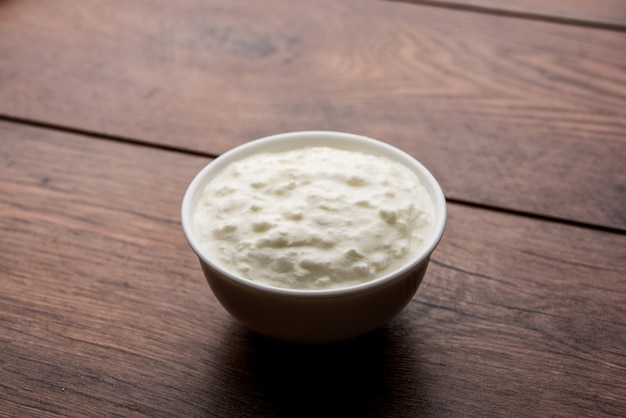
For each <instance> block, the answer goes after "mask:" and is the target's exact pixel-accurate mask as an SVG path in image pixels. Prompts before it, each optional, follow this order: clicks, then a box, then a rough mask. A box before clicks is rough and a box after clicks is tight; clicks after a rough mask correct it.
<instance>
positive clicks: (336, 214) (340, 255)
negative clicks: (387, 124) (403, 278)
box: [194, 147, 434, 289]
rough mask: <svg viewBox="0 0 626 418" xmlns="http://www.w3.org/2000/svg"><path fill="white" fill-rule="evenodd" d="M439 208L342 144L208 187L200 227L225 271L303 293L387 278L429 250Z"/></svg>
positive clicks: (282, 155)
mask: <svg viewBox="0 0 626 418" xmlns="http://www.w3.org/2000/svg"><path fill="white" fill-rule="evenodd" d="M433 222H434V210H433V204H432V201H431V198H430V196H429V194H428V192H427V190H426V189H425V188H424V186H423V185H422V183H421V182H420V180H419V179H418V177H417V176H416V174H415V173H413V172H412V171H411V170H410V169H408V168H407V167H405V166H404V165H402V164H400V163H397V162H395V161H392V160H390V159H388V158H386V157H382V156H378V155H372V154H366V153H361V152H357V151H349V150H344V149H338V148H332V147H306V148H298V149H293V150H289V151H284V152H268V153H262V154H256V155H253V156H251V157H248V158H246V159H242V160H240V161H236V162H234V163H232V164H230V165H229V166H227V167H226V168H225V169H224V170H223V171H222V172H221V173H220V174H218V175H217V177H215V178H214V179H213V180H212V181H211V182H210V183H209V184H208V185H207V186H206V187H205V189H204V190H203V193H202V196H201V197H200V199H199V201H198V204H197V206H196V210H195V213H194V227H195V231H196V234H197V236H198V238H199V240H200V242H201V246H202V247H203V249H204V250H205V251H206V252H207V253H208V254H209V255H210V257H211V258H212V259H213V260H214V261H215V262H216V263H217V264H219V265H221V266H222V268H224V269H225V270H229V271H232V272H234V273H237V274H239V275H241V276H243V277H246V278H248V279H250V280H254V281H259V282H262V283H265V284H268V285H272V286H278V287H285V288H293V289H327V288H337V287H346V286H351V285H354V284H359V283H363V282H367V281H370V280H373V279H375V278H377V277H381V276H383V275H385V274H386V273H389V272H391V271H393V270H395V269H397V268H399V267H401V266H402V265H403V264H404V263H406V261H407V259H408V258H409V257H410V256H411V255H412V254H415V253H416V252H419V251H420V250H421V249H422V242H423V240H424V237H426V236H428V234H429V233H430V232H431V231H430V230H431V227H432V224H433Z"/></svg>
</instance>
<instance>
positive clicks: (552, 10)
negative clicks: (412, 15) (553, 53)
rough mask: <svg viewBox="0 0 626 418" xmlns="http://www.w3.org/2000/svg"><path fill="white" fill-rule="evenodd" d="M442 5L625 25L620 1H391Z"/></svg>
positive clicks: (617, 26)
mask: <svg viewBox="0 0 626 418" xmlns="http://www.w3.org/2000/svg"><path fill="white" fill-rule="evenodd" d="M392 1H406V2H408V3H414V4H428V5H437V6H441V7H451V8H458V7H462V8H463V7H466V8H468V10H474V11H485V12H494V13H498V12H506V13H510V14H513V15H514V14H519V15H522V16H529V17H531V18H532V17H537V18H542V17H543V18H548V19H555V20H560V21H563V22H570V23H580V24H585V23H592V24H593V23H595V24H598V25H599V26H609V27H611V28H615V29H620V28H626V4H625V3H624V2H623V1H621V0H594V1H588V0H550V1H544V0H513V1H501V0H392Z"/></svg>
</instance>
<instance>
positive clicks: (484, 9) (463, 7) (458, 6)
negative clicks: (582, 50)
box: [381, 0, 626, 32]
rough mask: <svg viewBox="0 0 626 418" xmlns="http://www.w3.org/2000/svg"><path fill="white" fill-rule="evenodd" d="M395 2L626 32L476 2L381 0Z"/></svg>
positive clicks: (603, 24) (621, 27)
mask: <svg viewBox="0 0 626 418" xmlns="http://www.w3.org/2000/svg"><path fill="white" fill-rule="evenodd" d="M381 1H389V2H395V3H408V4H415V5H419V6H425V7H437V8H439V9H452V10H460V11H463V12H469V13H479V14H486V15H492V16H500V17H505V18H513V19H523V20H534V21H539V22H548V23H555V24H559V25H566V26H581V27H586V28H591V29H603V30H609V31H614V32H626V26H625V25H621V24H618V23H608V22H593V21H589V20H583V19H576V18H573V17H561V16H549V15H543V14H538V13H529V12H522V11H513V10H503V9H494V8H492V7H488V6H479V5H474V4H462V3H456V2H454V1H439V0H436V1H433V0H381Z"/></svg>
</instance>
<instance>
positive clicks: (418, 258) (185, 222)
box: [180, 130, 447, 298]
mask: <svg viewBox="0 0 626 418" xmlns="http://www.w3.org/2000/svg"><path fill="white" fill-rule="evenodd" d="M312 141H313V143H315V142H317V143H318V144H320V146H323V145H327V146H332V147H334V148H340V149H348V150H355V146H356V145H357V144H358V145H359V146H361V147H362V146H365V148H366V151H365V152H367V150H369V153H372V154H378V155H382V156H385V157H388V158H392V159H393V160H395V161H398V162H400V163H403V164H404V165H405V166H407V167H408V168H409V169H411V171H413V172H415V173H416V174H417V175H418V177H419V178H420V180H421V181H422V184H423V185H424V187H426V189H427V190H428V191H429V193H430V195H431V199H432V202H433V207H434V210H435V215H436V219H435V223H434V225H433V229H432V235H431V236H430V239H429V240H428V241H427V245H426V246H424V248H423V249H422V251H421V252H419V253H418V254H416V255H415V256H413V257H411V258H410V259H409V260H407V262H406V263H405V264H403V265H401V266H400V267H399V268H397V269H395V270H393V271H390V272H388V273H387V274H385V275H383V276H380V277H378V278H375V279H372V280H370V281H367V282H364V283H359V284H356V285H351V286H345V287H338V288H331V289H292V288H283V287H278V286H272V285H269V284H265V283H262V282H257V281H254V280H252V279H247V278H245V277H243V276H241V275H238V274H236V273H234V272H231V271H230V270H227V269H225V268H223V267H221V266H220V265H219V263H217V262H214V261H212V260H211V257H209V256H208V254H206V251H204V250H203V249H202V248H201V246H200V243H199V241H198V240H197V239H196V236H195V233H194V226H193V213H194V211H195V206H196V203H197V198H198V197H197V196H198V195H199V192H201V191H202V190H203V189H204V187H205V186H206V184H207V183H209V182H210V180H211V179H212V178H213V177H215V176H216V175H217V174H219V173H220V172H221V171H222V170H223V169H224V168H226V166H228V165H229V164H230V163H232V162H234V161H237V160H240V159H242V158H246V157H248V156H251V155H253V154H255V153H258V152H279V151H283V150H289V149H297V148H302V147H304V146H313V145H312ZM335 141H338V142H337V143H335ZM350 145H352V146H350ZM358 150H359V151H361V150H362V148H361V149H358ZM180 216H181V226H182V229H183V233H184V235H185V238H186V240H187V242H188V244H189V245H190V246H191V248H192V250H193V251H194V253H195V254H196V255H197V256H198V258H199V259H200V260H201V262H203V263H205V264H206V265H207V266H208V267H210V268H211V269H213V270H215V271H217V272H218V273H219V274H220V275H221V276H223V277H226V278H228V279H229V280H231V281H233V282H235V283H238V284H240V285H242V286H244V287H247V288H252V289H256V290H258V291H262V292H269V293H272V294H278V295H284V296H293V297H305V298H316V297H333V296H343V295H346V294H356V293H361V292H365V291H369V290H371V289H373V288H376V287H379V286H384V285H385V284H388V283H390V282H393V281H394V280H395V279H398V278H401V277H404V275H406V274H407V273H408V272H409V271H411V270H412V269H414V268H416V267H417V266H418V265H420V264H421V263H422V262H424V261H425V260H427V259H428V257H429V256H430V255H431V254H432V252H433V251H434V249H435V248H436V247H437V245H438V244H439V242H440V241H441V238H442V236H443V232H444V230H445V226H446V222H447V207H446V198H445V195H444V192H443V190H442V188H441V185H440V184H439V182H438V181H437V179H436V178H435V177H434V176H433V174H432V173H431V172H430V171H429V170H428V169H427V168H426V167H425V166H424V165H423V164H422V163H421V162H419V161H418V160H417V159H416V158H414V157H413V156H411V155H410V154H408V153H406V152H405V151H403V150H401V149H399V148H397V147H395V146H393V145H390V144H388V143H386V142H383V141H380V140H378V139H373V138H370V137H367V136H363V135H357V134H353V133H347V132H339V131H314V130H312V131H294V132H286V133H280V134H275V135H270V136H265V137H262V138H259V139H255V140H252V141H249V142H246V143H243V144H241V145H238V146H236V147H234V148H231V149H230V150H228V151H226V152H225V153H223V154H221V155H220V156H218V157H217V158H215V159H213V160H212V161H210V162H209V163H208V164H207V165H206V166H204V168H202V169H201V170H200V171H199V172H198V173H197V174H196V175H195V177H194V178H193V179H192V181H191V182H190V183H189V185H188V187H187V189H186V191H185V194H184V196H183V200H182V205H181V211H180Z"/></svg>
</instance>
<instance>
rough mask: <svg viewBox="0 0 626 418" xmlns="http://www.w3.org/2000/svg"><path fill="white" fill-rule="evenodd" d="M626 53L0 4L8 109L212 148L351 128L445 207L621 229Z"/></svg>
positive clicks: (176, 11)
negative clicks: (421, 175) (428, 176)
mask: <svg viewBox="0 0 626 418" xmlns="http://www.w3.org/2000/svg"><path fill="white" fill-rule="evenodd" d="M625 45H626V33H619V32H614V31H603V30H594V29H589V28H580V27H568V26H565V25H557V24H551V23H546V22H533V21H529V20H524V19H511V18H504V17H499V16H493V15H483V14H479V13H468V12H463V11H455V10H447V9H444V8H434V7H423V6H417V5H411V4H403V3H394V2H383V1H363V0H343V1H341V2H335V1H325V0H321V1H317V2H292V1H288V0H268V1H264V2H254V1H250V0H235V1H230V2H223V1H220V0H211V1H200V0H183V1H180V2H167V1H147V0H140V1H136V2H131V3H128V4H125V5H124V7H120V6H119V4H117V3H115V2H107V1H104V2H98V3H97V4H96V5H92V4H87V3H84V2H80V1H78V0H60V1H57V2H54V3H50V2H44V1H37V0H22V1H4V2H2V3H0V62H1V63H2V65H0V97H2V100H0V115H2V114H4V115H6V116H10V117H14V118H19V119H26V120H35V121H39V122H45V123H51V124H55V125H61V126H67V127H72V128H78V129H83V130H88V131H94V132H98V133H104V134H110V135H116V136H121V137H124V138H132V139H136V140H139V141H144V142H145V141H149V142H151V143H154V144H166V145H174V146H177V147H181V148H185V149H191V150H196V151H202V152H206V153H208V154H211V155H217V154H220V153H222V152H224V151H225V150H227V149H229V148H232V147H233V146H235V145H237V144H240V143H243V142H246V141H248V140H251V139H253V138H257V137H260V136H264V135H267V134H273V133H278V132H284V131H292V130H305V129H329V130H342V131H349V132H356V133H361V134H366V135H369V136H373V137H375V138H379V139H382V140H385V141H388V142H390V143H392V144H394V145H397V146H400V147H401V148H403V149H405V150H406V151H408V152H409V153H411V154H413V155H414V156H416V157H417V158H418V159H420V160H421V161H422V162H423V163H425V164H426V165H427V166H428V167H429V168H430V169H431V170H432V171H433V172H434V173H435V175H436V176H437V177H438V178H439V179H440V181H441V182H442V184H443V186H444V189H445V191H446V194H447V196H448V197H449V198H450V199H453V200H457V201H463V202H472V203H477V204H480V205H487V206H493V207H499V208H506V209H510V210H513V211H520V212H525V213H533V214H538V215H545V216H548V217H555V218H559V219H565V220H571V221H574V222H580V223H584V224H591V225H597V226H603V227H607V228H614V229H619V230H626V210H625V209H624V208H626V193H624V191H625V190H626V171H625V170H624V169H623V166H624V161H626V135H625V133H626V123H625V121H626V48H624V46H625Z"/></svg>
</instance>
